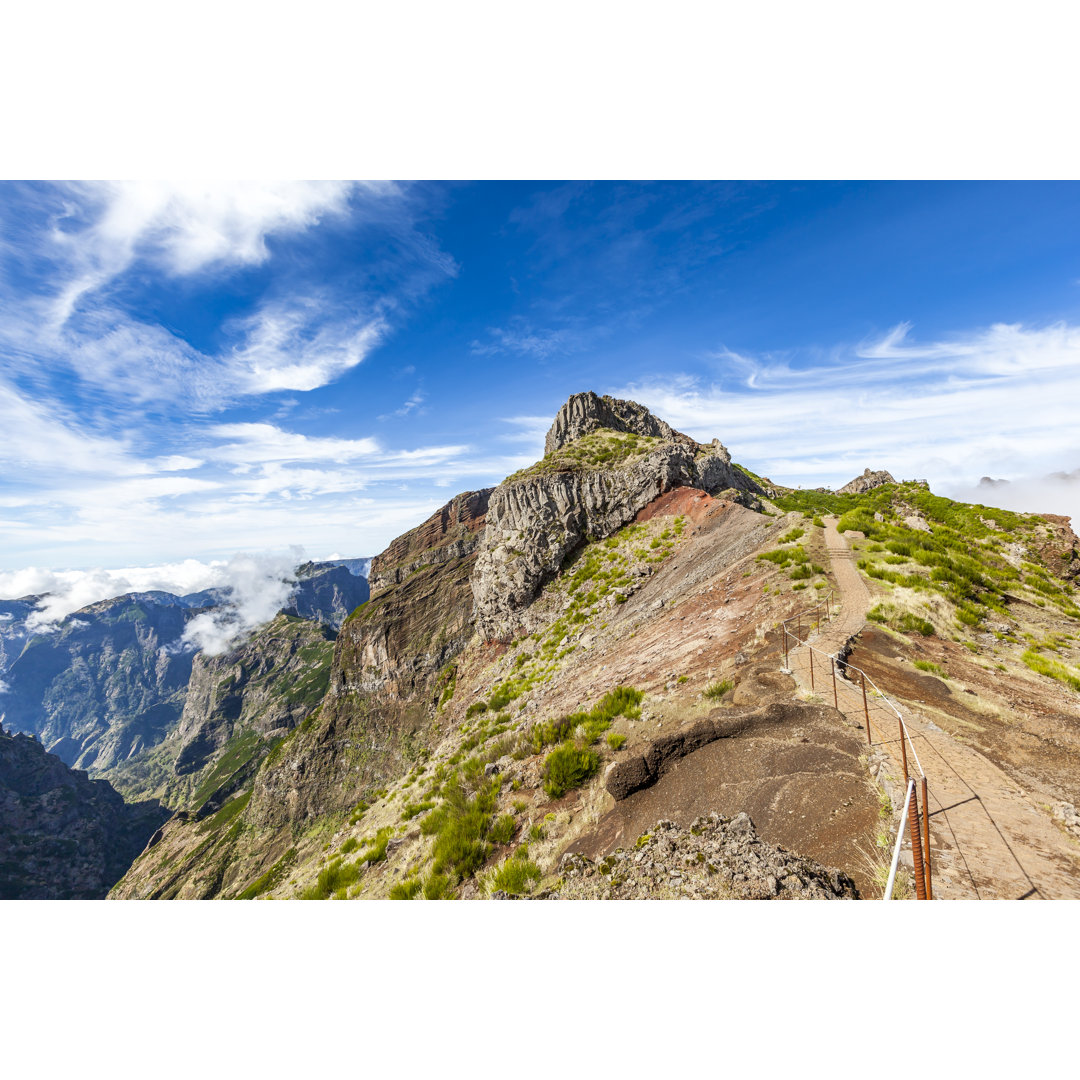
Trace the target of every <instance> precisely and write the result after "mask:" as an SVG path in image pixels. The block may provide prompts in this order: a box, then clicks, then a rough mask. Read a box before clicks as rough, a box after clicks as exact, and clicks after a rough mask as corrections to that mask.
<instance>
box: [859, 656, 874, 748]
mask: <svg viewBox="0 0 1080 1080" xmlns="http://www.w3.org/2000/svg"><path fill="white" fill-rule="evenodd" d="M859 674H860V675H861V676H862V709H863V715H864V716H865V717H866V741H867V742H868V743H869V744H870V745H871V746H873V745H874V740H873V738H872V737H871V735H870V706H869V705H867V704H866V673H865V672H863V671H860V672H859Z"/></svg>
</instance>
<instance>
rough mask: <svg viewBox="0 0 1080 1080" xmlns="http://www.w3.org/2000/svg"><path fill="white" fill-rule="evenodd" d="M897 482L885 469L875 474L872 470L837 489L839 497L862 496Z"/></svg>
mask: <svg viewBox="0 0 1080 1080" xmlns="http://www.w3.org/2000/svg"><path fill="white" fill-rule="evenodd" d="M895 483H896V480H895V478H894V477H893V475H892V473H889V472H886V471H885V470H884V469H878V470H877V472H874V471H873V470H871V469H863V472H862V476H856V477H855V479H854V480H849V481H848V482H847V483H846V484H845V485H844V486H843V487H842V488H837V489H836V494H837V495H862V494H863V492H865V491H872V490H873V489H874V488H876V487H881V485H882V484H895Z"/></svg>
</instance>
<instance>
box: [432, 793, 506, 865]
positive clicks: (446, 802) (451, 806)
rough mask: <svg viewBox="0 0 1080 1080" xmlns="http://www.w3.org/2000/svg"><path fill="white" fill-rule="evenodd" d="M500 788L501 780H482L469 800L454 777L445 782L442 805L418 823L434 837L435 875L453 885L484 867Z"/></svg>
mask: <svg viewBox="0 0 1080 1080" xmlns="http://www.w3.org/2000/svg"><path fill="white" fill-rule="evenodd" d="M501 786H502V778H501V777H499V776H493V777H491V779H490V780H486V781H481V782H480V785H479V787H478V789H477V791H476V794H475V795H474V796H472V797H471V798H470V797H469V796H468V795H467V794H466V792H465V790H464V788H463V787H462V786H461V784H460V782H459V781H458V780H457V779H456V778H451V779H450V780H448V781H447V783H446V785H444V787H443V802H442V804H441V805H440V806H439V807H438V808H437V809H435V810H432V811H431V812H430V813H429V814H428V815H427V816H426V817H425V818H424V819H423V820H422V821H421V822H420V831H421V832H422V833H424V834H425V835H427V836H431V835H434V837H435V843H434V845H433V846H432V855H433V857H434V865H433V870H434V872H435V874H438V875H447V877H448V878H450V877H452V878H453V881H452V882H451V883H452V884H456V883H457V881H459V880H461V878H463V877H468V875H469V874H472V873H474V872H475V871H476V870H478V869H479V868H480V867H481V866H482V865H483V864H484V861H485V860H486V859H487V857H488V854H489V853H490V850H491V846H490V844H489V843H488V831H489V828H490V826H491V821H492V816H493V813H494V810H495V802H496V799H497V798H498V795H499V789H500V787H501Z"/></svg>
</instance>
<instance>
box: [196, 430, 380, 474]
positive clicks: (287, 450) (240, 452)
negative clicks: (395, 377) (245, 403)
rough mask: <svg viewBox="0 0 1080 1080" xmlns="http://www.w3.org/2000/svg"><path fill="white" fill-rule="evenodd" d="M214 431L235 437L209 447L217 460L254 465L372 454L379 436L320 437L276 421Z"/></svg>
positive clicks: (348, 458)
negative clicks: (293, 430) (281, 424)
mask: <svg viewBox="0 0 1080 1080" xmlns="http://www.w3.org/2000/svg"><path fill="white" fill-rule="evenodd" d="M210 433H211V434H212V435H214V436H217V437H218V438H221V439H228V440H231V441H230V442H226V443H224V444H222V445H220V446H216V447H212V448H209V449H207V450H205V453H206V455H207V456H208V457H211V458H213V459H214V460H216V461H227V462H236V463H237V464H244V465H250V464H254V463H257V462H264V461H276V462H284V461H334V462H337V463H339V464H341V463H344V462H347V461H355V460H356V459H357V458H366V457H371V456H372V455H373V454H375V453H377V452H378V450H379V444H378V442H377V441H376V440H375V439H372V438H363V439H336V438H328V437H324V438H317V437H309V436H306V435H300V434H297V433H296V432H292V431H285V430H283V429H282V428H279V427H277V426H276V425H274V424H218V425H216V426H214V427H212V428H211V429H210Z"/></svg>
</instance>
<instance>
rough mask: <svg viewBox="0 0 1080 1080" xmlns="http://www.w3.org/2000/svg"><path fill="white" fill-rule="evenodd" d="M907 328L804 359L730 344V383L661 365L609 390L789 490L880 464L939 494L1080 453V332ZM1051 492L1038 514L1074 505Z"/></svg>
mask: <svg viewBox="0 0 1080 1080" xmlns="http://www.w3.org/2000/svg"><path fill="white" fill-rule="evenodd" d="M909 334H910V328H909V327H907V326H906V325H902V326H900V327H897V328H896V329H894V330H893V331H890V333H889V334H887V335H885V336H884V337H883V338H881V339H880V340H879V341H876V342H872V343H863V344H862V345H860V346H858V347H857V348H856V349H854V350H846V349H837V350H834V351H833V352H831V353H829V354H824V355H821V356H819V357H817V358H816V359H814V360H813V361H811V362H802V363H797V362H796V360H795V358H792V357H779V358H778V357H765V358H763V359H760V360H756V359H754V358H750V357H747V356H743V355H736V354H733V353H731V352H728V351H725V352H723V353H720V354H717V357H716V358H717V359H718V360H719V361H720V363H721V366H722V370H723V371H724V373H725V374H727V375H730V376H734V378H733V379H732V381H731V382H730V384H728V383H726V382H723V383H719V384H717V383H714V384H711V385H707V384H704V383H702V382H701V381H700V380H698V379H696V378H694V377H691V376H687V375H683V374H676V375H669V374H665V375H664V376H662V377H661V376H656V377H653V378H650V379H646V380H643V381H641V382H638V383H635V384H632V385H629V386H626V387H623V388H622V389H619V390H617V391H613V392H615V393H617V394H618V395H619V396H621V397H631V398H634V399H636V400H638V401H641V402H642V403H643V404H646V405H648V406H649V407H650V408H651V409H652V410H653V411H654V412H655V413H657V415H659V416H662V417H664V419H666V420H667V421H668V422H669V423H671V424H672V425H673V426H674V427H676V428H679V429H681V430H684V431H686V432H687V433H688V434H691V435H693V436H694V437H696V438H698V439H701V440H703V441H704V440H707V439H710V438H712V437H713V436H719V438H720V439H721V441H722V442H724V443H725V445H727V446H728V447H729V449H731V450H732V453H733V456H734V457H735V458H736V460H738V461H741V462H743V463H744V464H746V465H748V466H749V467H751V468H753V469H754V470H755V471H757V472H761V473H763V474H765V475H768V476H770V477H771V478H772V479H774V480H776V481H778V482H781V483H787V484H793V485H795V484H803V485H805V486H818V485H821V484H828V485H833V486H837V485H839V484H842V483H845V482H846V481H847V480H849V479H851V477H852V476H854V475H855V474H857V473H859V472H861V471H862V470H863V468H864V467H866V466H871V467H873V468H887V469H889V471H890V472H892V473H893V474H894V475H896V476H898V477H907V478H916V477H918V478H921V479H922V478H925V479H929V480H930V482H931V485H932V486H935V487H937V488H941V489H944V487H945V486H946V485H950V484H951V485H962V484H966V485H969V486H970V485H973V484H974V483H976V481H977V478H978V477H979V476H981V475H985V474H987V473H989V474H992V475H994V476H1006V477H1008V476H1021V475H1024V476H1032V475H1045V474H1047V473H1049V472H1051V471H1053V470H1055V469H1062V468H1065V469H1069V468H1074V467H1075V466H1076V463H1077V462H1080V429H1078V428H1077V425H1076V422H1075V412H1076V402H1078V401H1080V328H1078V327H1073V326H1069V325H1067V324H1064V323H1059V324H1055V325H1053V326H1049V327H1044V328H1026V327H1023V326H1012V325H994V326H991V327H989V328H988V329H984V330H978V331H975V332H971V333H967V334H958V335H956V336H955V337H954V338H953V339H951V340H947V341H936V342H930V343H924V344H919V343H914V342H911V341H910V340H909ZM1045 494H1046V495H1047V496H1048V497H1052V498H1053V499H1054V500H1055V501H1054V504H1053V505H1049V506H1043V507H1042V509H1043V510H1046V511H1049V512H1061V513H1069V512H1070V511H1069V509H1067V508H1066V507H1067V506H1068V505H1071V504H1070V503H1068V502H1067V497H1066V495H1065V492H1064V490H1059V489H1052V488H1047V489H1045ZM1055 507H1057V508H1060V509H1057V510H1055Z"/></svg>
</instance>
